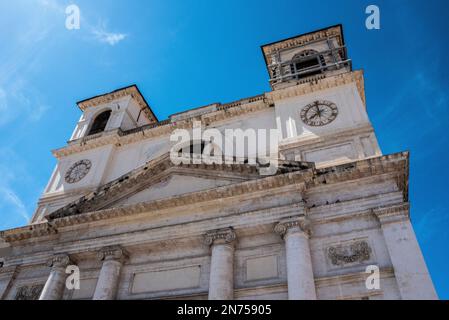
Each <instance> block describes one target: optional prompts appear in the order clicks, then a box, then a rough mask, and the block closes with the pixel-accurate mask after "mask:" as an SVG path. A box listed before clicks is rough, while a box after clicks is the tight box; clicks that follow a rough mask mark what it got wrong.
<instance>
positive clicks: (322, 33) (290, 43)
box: [262, 25, 343, 65]
mask: <svg viewBox="0 0 449 320" xmlns="http://www.w3.org/2000/svg"><path fill="white" fill-rule="evenodd" d="M342 34H343V31H342V30H341V26H339V25H337V26H333V27H330V28H327V29H324V30H319V31H315V32H311V33H307V34H302V35H299V36H297V37H293V38H289V39H285V40H281V41H277V42H275V43H271V44H266V45H263V46H262V51H263V53H264V56H265V58H266V60H267V61H266V62H267V65H271V63H272V58H271V55H272V54H273V53H276V52H278V51H281V50H286V49H289V48H292V47H298V46H304V45H306V44H309V43H310V42H314V41H318V40H327V39H329V38H332V37H337V38H338V44H339V45H340V46H342V45H343V36H342Z"/></svg>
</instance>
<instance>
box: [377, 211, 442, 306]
mask: <svg viewBox="0 0 449 320" xmlns="http://www.w3.org/2000/svg"><path fill="white" fill-rule="evenodd" d="M373 212H374V214H375V215H376V216H377V218H378V219H379V221H380V224H381V228H382V232H383V235H384V238H385V243H386V245H387V250H388V253H389V255H390V259H391V263H392V264H393V268H394V275H395V277H396V281H397V283H398V287H399V292H400V294H401V297H402V299H405V300H433V299H438V296H437V294H436V292H435V288H434V286H433V283H432V280H431V278H430V275H429V271H428V270H427V266H426V263H425V261H424V258H423V256H422V253H421V249H420V248H419V244H418V241H417V240H416V237H415V233H414V231H413V227H412V225H411V223H410V217H409V205H408V204H403V205H398V206H393V207H388V208H380V209H375V210H374V211H373Z"/></svg>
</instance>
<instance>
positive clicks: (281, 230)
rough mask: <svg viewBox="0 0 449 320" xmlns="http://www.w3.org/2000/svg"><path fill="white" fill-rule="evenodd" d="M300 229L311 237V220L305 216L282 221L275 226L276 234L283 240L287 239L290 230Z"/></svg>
mask: <svg viewBox="0 0 449 320" xmlns="http://www.w3.org/2000/svg"><path fill="white" fill-rule="evenodd" d="M295 228H297V229H299V230H300V231H302V232H303V233H304V234H306V235H307V236H308V237H309V236H310V235H311V224H310V220H309V219H307V218H306V217H305V216H298V217H292V218H289V219H285V220H281V221H280V222H279V223H278V224H276V225H275V226H274V232H275V233H277V234H279V235H280V236H281V237H282V239H284V238H285V236H286V235H287V233H288V232H289V230H290V229H295Z"/></svg>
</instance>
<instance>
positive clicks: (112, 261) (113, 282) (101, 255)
mask: <svg viewBox="0 0 449 320" xmlns="http://www.w3.org/2000/svg"><path fill="white" fill-rule="evenodd" d="M127 257H128V255H127V253H126V251H125V250H124V249H123V248H121V247H120V246H110V247H105V248H102V249H101V250H100V251H99V252H98V259H100V261H103V265H102V267H101V271H100V276H99V278H98V281H97V286H96V287H95V293H94V297H93V300H114V299H115V297H116V295H117V287H118V283H119V280H120V271H121V268H122V265H123V263H124V261H125V260H126V258H127Z"/></svg>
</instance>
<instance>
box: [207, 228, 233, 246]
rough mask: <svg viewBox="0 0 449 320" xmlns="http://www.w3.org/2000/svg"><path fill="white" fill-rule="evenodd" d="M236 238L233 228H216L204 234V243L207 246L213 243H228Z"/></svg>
mask: <svg viewBox="0 0 449 320" xmlns="http://www.w3.org/2000/svg"><path fill="white" fill-rule="evenodd" d="M235 240H236V235H235V232H234V229H233V228H231V227H230V228H225V229H218V230H213V231H208V232H206V234H205V235H204V243H205V244H206V245H208V246H211V245H213V244H230V243H233V242H234V241H235Z"/></svg>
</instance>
